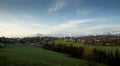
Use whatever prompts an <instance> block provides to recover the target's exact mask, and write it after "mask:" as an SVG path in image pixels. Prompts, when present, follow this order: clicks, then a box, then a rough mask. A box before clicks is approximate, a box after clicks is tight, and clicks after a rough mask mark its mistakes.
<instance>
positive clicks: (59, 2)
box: [49, 0, 66, 12]
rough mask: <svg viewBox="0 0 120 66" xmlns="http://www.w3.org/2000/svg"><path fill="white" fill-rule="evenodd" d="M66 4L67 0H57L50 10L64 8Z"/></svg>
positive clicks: (54, 10)
mask: <svg viewBox="0 0 120 66" xmlns="http://www.w3.org/2000/svg"><path fill="white" fill-rule="evenodd" d="M65 4H66V2H65V0H56V1H55V3H53V4H52V6H51V7H50V8H49V12H56V11H58V10H60V9H62V8H63V7H64V6H65Z"/></svg>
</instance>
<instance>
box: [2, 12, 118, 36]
mask: <svg viewBox="0 0 120 66" xmlns="http://www.w3.org/2000/svg"><path fill="white" fill-rule="evenodd" d="M0 14H1V13H0ZM21 16H22V17H21V18H20V15H12V14H9V13H5V14H2V15H0V35H1V36H3V35H6V36H16V35H17V36H18V35H21V36H26V35H31V34H35V33H43V34H51V33H53V34H54V33H59V32H60V33H69V32H71V33H74V34H75V33H77V34H78V33H96V32H98V33H100V32H105V31H115V30H119V28H120V24H109V23H107V24H104V22H109V21H115V20H116V19H119V18H118V17H117V18H97V19H83V20H70V21H67V22H61V23H60V24H58V25H49V24H44V22H40V20H36V19H35V18H34V17H32V16H30V15H28V16H27V15H21ZM96 22H103V23H102V24H95V25H93V24H94V23H96Z"/></svg>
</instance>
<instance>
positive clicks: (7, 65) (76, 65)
mask: <svg viewBox="0 0 120 66" xmlns="http://www.w3.org/2000/svg"><path fill="white" fill-rule="evenodd" d="M89 65H92V66H106V65H104V64H101V63H96V62H90V61H86V60H81V59H76V58H71V57H69V56H68V55H66V54H62V53H58V52H53V51H49V50H45V49H42V48H40V47H33V46H23V45H15V44H10V45H6V46H5V47H4V48H2V49H0V66H89Z"/></svg>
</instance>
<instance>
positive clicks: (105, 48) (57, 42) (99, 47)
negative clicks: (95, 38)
mask: <svg viewBox="0 0 120 66" xmlns="http://www.w3.org/2000/svg"><path fill="white" fill-rule="evenodd" d="M54 42H55V44H67V45H73V46H77V47H79V46H82V47H87V48H96V49H100V50H105V51H107V52H111V51H113V52H115V51H116V49H118V51H119V52H120V46H100V45H84V44H81V43H80V42H65V41H64V40H55V41H54Z"/></svg>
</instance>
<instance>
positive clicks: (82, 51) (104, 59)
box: [42, 43, 120, 66]
mask: <svg viewBox="0 0 120 66" xmlns="http://www.w3.org/2000/svg"><path fill="white" fill-rule="evenodd" d="M42 48H44V49H48V50H52V51H56V52H61V53H65V54H69V55H70V56H71V57H76V58H80V59H85V60H89V61H95V62H101V63H104V64H107V65H110V66H120V62H119V61H120V53H119V51H118V49H116V51H115V53H113V52H112V51H111V52H106V51H103V50H99V49H96V48H85V47H75V46H73V45H69V46H68V45H65V44H54V43H51V44H50V43H46V44H43V46H42Z"/></svg>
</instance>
